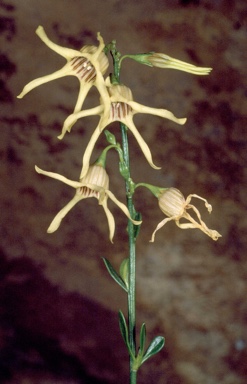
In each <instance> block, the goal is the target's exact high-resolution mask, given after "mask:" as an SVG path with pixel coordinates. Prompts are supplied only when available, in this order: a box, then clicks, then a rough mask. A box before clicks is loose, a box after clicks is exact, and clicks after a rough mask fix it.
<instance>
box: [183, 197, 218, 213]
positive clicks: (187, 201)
mask: <svg viewBox="0 0 247 384" xmlns="http://www.w3.org/2000/svg"><path fill="white" fill-rule="evenodd" d="M192 197H196V198H197V199H199V200H202V201H204V202H205V207H206V208H207V210H208V212H209V213H211V212H212V205H211V204H209V203H208V201H207V200H206V199H204V198H203V197H201V196H199V195H195V194H194V193H193V194H190V195H189V196H188V197H187V199H186V205H187V204H189V203H190V201H191V198H192Z"/></svg>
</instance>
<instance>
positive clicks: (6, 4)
mask: <svg viewBox="0 0 247 384" xmlns="http://www.w3.org/2000/svg"><path fill="white" fill-rule="evenodd" d="M246 21H247V7H246V4H245V2H244V1H240V0H239V1H231V2H229V1H226V0H225V1H224V0H217V1H210V0H208V1H206V0H205V1H200V0H194V1H192V0H191V1H189V0H187V1H185V0H183V1H182V0H181V1H171V0H170V1H158V0H156V1H152V2H150V1H147V0H145V1H128V0H126V1H124V2H122V1H117V0H108V1H101V0H96V1H87V0H86V1H80V0H73V1H68V0H67V1H65V0H53V1H49V0H36V1H31V0H25V1H18V0H15V1H13V0H12V1H11V0H5V1H1V2H0V42H1V53H0V84H1V88H0V102H1V112H0V113H1V116H0V127H1V140H0V156H1V162H0V173H1V184H0V193H1V208H0V209H1V214H0V217H1V227H0V234H1V256H0V275H1V280H0V288H1V289H0V313H1V317H0V335H1V338H0V381H1V382H3V383H6V384H12V383H21V384H24V383H25V384H27V383H34V384H36V383H37V384H38V383H59V384H60V383H67V384H74V383H89V382H90V383H127V382H128V372H127V369H128V357H127V354H126V351H125V348H124V345H123V341H122V339H121V336H120V334H119V330H118V324H117V323H118V320H117V311H118V309H119V308H121V309H122V310H123V311H124V312H126V298H125V295H124V293H122V292H121V290H120V288H119V287H118V286H116V284H115V283H114V282H113V281H112V280H111V278H110V277H109V276H108V274H107V271H106V270H105V268H104V266H103V262H102V259H101V257H106V258H108V259H109V260H111V262H112V264H113V265H114V266H115V267H116V268H118V266H119V265H120V263H121V260H122V259H123V258H125V257H127V252H128V249H127V245H126V240H127V236H126V232H125V228H126V220H125V217H124V216H123V215H122V213H121V212H120V211H119V209H118V208H115V207H114V206H113V205H111V209H112V211H113V213H114V215H115V217H116V234H115V239H114V244H113V245H111V244H110V243H109V240H108V228H107V224H106V220H105V216H104V212H103V210H102V209H101V207H98V205H97V201H96V200H93V199H89V200H85V201H82V202H80V203H79V204H78V206H77V207H76V208H74V209H73V210H72V211H71V212H70V214H69V215H68V216H67V217H66V219H65V220H64V221H63V224H62V225H61V227H60V228H59V230H58V231H57V232H56V233H54V234H52V235H48V234H47V233H46V229H47V227H48V225H49V224H50V222H51V220H52V219H53V217H54V216H55V214H56V213H57V212H58V211H59V210H60V209H61V208H62V207H63V206H64V205H65V204H66V203H67V202H68V201H69V200H70V199H71V197H72V195H73V191H71V189H70V188H69V187H67V186H66V185H64V184H62V183H60V182H58V181H55V180H52V179H49V178H45V177H42V176H40V175H38V174H36V173H35V171H34V165H35V164H37V165H38V166H39V167H40V168H43V169H45V170H49V171H53V172H57V173H61V174H64V175H65V176H67V177H68V178H71V179H74V180H76V179H77V178H78V176H79V173H80V166H81V158H82V154H83V150H84V149H85V146H86V144H87V142H88V140H89V138H90V134H91V132H92V130H93V129H94V127H95V124H97V119H96V118H86V119H84V120H81V121H79V122H78V123H77V124H76V125H75V126H74V127H73V129H72V132H71V133H70V134H67V135H66V136H65V138H64V140H63V141H59V140H58V139H57V135H58V134H59V133H60V129H61V127H62V123H63V121H64V119H65V118H66V117H67V116H68V114H69V113H71V112H72V110H73V106H74V103H75V100H76V97H77V93H78V81H77V79H75V78H72V77H71V78H68V77H67V78H63V79H60V80H57V81H54V82H51V83H47V84H45V85H43V86H41V87H39V88H37V89H35V90H33V91H32V92H31V93H30V94H28V95H27V96H25V98H24V99H22V100H17V99H16V95H17V94H19V93H20V91H21V90H22V88H23V86H24V85H25V84H26V83H27V82H29V81H30V80H32V79H34V78H37V77H39V76H42V75H45V74H49V73H51V72H53V71H55V70H57V69H58V68H61V67H62V65H63V64H64V59H63V58H61V57H59V56H58V55H56V54H55V53H54V52H52V51H51V50H49V49H48V48H47V47H46V46H45V45H44V44H43V43H42V42H41V41H40V39H39V38H38V37H37V36H36V34H35V29H36V28H37V26H38V25H43V26H44V28H45V30H46V32H47V34H48V36H49V37H50V38H51V39H52V40H53V41H54V42H56V43H58V44H60V45H63V46H68V47H72V48H76V49H79V48H80V47H81V46H83V45H85V44H96V43H97V41H96V33H97V32H98V31H100V32H101V34H102V36H103V37H104V40H105V42H109V41H111V40H112V39H116V40H117V46H118V49H119V50H120V52H121V53H122V54H124V53H137V52H148V51H156V52H164V53H166V54H168V55H170V56H172V57H176V58H178V59H181V60H185V61H188V62H191V63H194V64H196V65H200V66H211V67H213V71H212V73H211V74H210V76H207V77H200V78H199V77H196V76H192V75H190V74H187V73H183V72H176V71H173V70H161V69H152V68H149V67H144V66H141V65H139V64H137V63H135V62H131V61H127V60H126V62H124V65H123V72H122V81H123V82H124V83H125V84H126V85H128V86H130V87H131V89H132V91H133V95H134V97H135V99H136V101H139V102H141V103H143V104H146V105H150V106H153V107H157V108H161V107H162V108H167V109H169V110H172V111H173V112H174V114H175V115H177V116H178V117H185V116H186V117H187V118H188V121H187V123H186V125H185V126H183V127H180V126H177V125H176V124H175V123H172V122H170V121H167V120H162V119H160V118H157V117H152V116H141V115H138V116H136V117H135V122H136V125H137V126H138V128H139V130H140V131H141V133H142V134H143V136H144V138H145V140H146V141H147V142H148V144H149V145H150V148H151V150H152V153H153V157H154V161H155V163H156V164H159V165H161V166H162V169H161V170H160V171H154V170H153V169H151V168H150V167H149V165H148V164H147V163H146V160H145V159H144V158H143V155H142V153H141V151H140V149H139V147H138V146H137V143H136V141H135V139H134V138H133V136H131V135H130V145H131V150H130V153H131V161H132V173H133V179H134V180H135V181H136V182H138V181H139V182H141V181H146V182H148V183H151V184H154V185H160V186H174V187H176V188H179V189H180V190H181V191H182V192H183V193H184V195H186V196H187V195H188V194H189V193H196V194H198V195H201V196H204V197H205V198H207V199H208V200H209V202H210V203H211V204H212V206H213V212H212V214H211V215H210V216H209V215H208V214H207V211H206V210H205V207H204V205H203V204H200V203H198V205H197V206H198V207H199V208H200V211H201V213H202V216H203V219H204V220H205V221H206V223H207V224H208V226H209V227H210V228H214V229H217V230H218V231H219V232H220V233H221V234H222V238H221V239H219V240H218V242H217V243H215V242H213V241H212V240H211V239H210V238H208V237H206V236H205V235H204V234H203V233H201V232H199V231H196V230H181V229H179V228H177V227H176V226H175V224H174V223H172V222H171V223H169V224H167V226H166V227H164V228H163V229H162V230H160V231H159V232H158V233H157V236H156V241H155V243H154V244H151V243H149V239H150V236H151V233H152V231H153V230H154V228H155V227H156V225H157V223H158V222H159V221H161V219H162V217H163V216H162V213H161V212H160V211H159V208H158V206H157V201H156V199H155V198H154V197H152V195H151V194H150V193H149V192H148V191H146V190H144V189H140V190H137V193H136V199H135V200H136V208H137V209H138V210H139V211H140V212H142V214H143V225H142V230H141V233H140V236H139V239H138V246H137V251H138V256H137V315H138V326H139V325H140V324H141V322H145V323H146V325H147V329H148V338H149V340H150V339H151V338H152V337H154V336H155V335H157V334H162V335H164V336H165V337H166V347H165V349H164V350H163V351H162V352H161V353H160V354H158V355H157V356H156V357H154V358H152V359H151V360H150V362H148V363H146V364H145V365H144V366H143V368H141V370H140V375H139V378H140V383H143V384H144V383H149V384H154V383H155V384H164V383H169V384H180V383H181V384H215V383H221V384H244V383H245V382H246V377H247V331H246V329H247V327H246V325H247V304H246V303H247V302H246V292H247V286H246V278H247V262H246V250H247V247H246V242H247V236H246V224H247V223H246V221H247V220H246V181H247V180H246V160H247V155H246V153H247V151H246V149H247V148H246V139H247V135H246V126H247V124H246V123H247V119H246V113H247V112H246V111H247V108H246V106H247V72H246V61H247V51H246V44H247V22H246ZM97 101H98V95H97V92H96V91H95V90H92V92H90V95H89V97H88V99H87V102H86V106H90V105H96V103H97ZM111 131H112V132H113V133H114V134H115V135H116V136H117V137H118V138H119V133H118V126H117V125H112V127H111ZM105 143H106V142H105V137H104V135H102V137H101V138H100V140H99V142H98V143H97V146H96V148H95V155H94V158H96V157H97V156H98V155H99V154H100V152H101V150H102V148H104V146H105ZM109 159H110V161H109V165H108V168H107V170H108V172H109V174H110V177H111V181H110V182H111V189H112V191H113V192H114V193H116V194H117V196H118V198H119V199H122V200H123V201H124V192H123V184H122V180H121V178H120V177H119V176H118V170H117V165H116V163H117V161H116V160H117V158H116V155H115V154H110V157H109Z"/></svg>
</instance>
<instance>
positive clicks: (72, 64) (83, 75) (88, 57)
mask: <svg viewBox="0 0 247 384" xmlns="http://www.w3.org/2000/svg"><path fill="white" fill-rule="evenodd" d="M36 33H37V35H38V36H39V37H40V39H41V40H42V41H43V42H44V43H45V44H46V45H47V46H48V47H49V48H50V49H52V50H53V51H55V52H56V53H58V54H59V55H61V56H63V57H64V58H65V59H66V60H67V63H66V64H65V65H64V67H63V68H61V69H59V70H58V71H56V72H54V73H52V74H50V75H46V76H43V77H40V78H38V79H36V80H33V81H31V82H30V83H28V84H27V85H26V86H25V87H24V88H23V91H22V92H21V93H20V94H19V96H17V97H18V98H22V97H23V96H24V95H26V94H27V93H28V92H30V91H31V90H32V89H33V88H36V87H38V86H39V85H41V84H44V83H47V82H49V81H52V80H55V79H59V78H61V77H64V76H76V77H77V78H78V79H79V82H80V90H79V95H78V99H77V102H76V105H75V109H74V112H78V111H80V110H81V108H82V105H83V102H84V100H85V97H86V96H87V94H88V92H89V90H90V88H91V87H92V86H93V85H94V86H96V87H97V89H98V91H99V93H100V95H101V97H102V99H103V100H105V101H106V100H107V99H108V98H109V96H108V93H107V90H106V87H105V83H104V78H103V74H104V73H105V72H106V70H107V68H108V66H109V61H108V58H107V56H106V55H105V54H104V52H103V51H102V50H103V48H104V46H105V45H104V41H103V39H102V37H101V36H100V33H98V35H97V39H98V41H99V46H98V47H95V46H90V45H86V46H84V47H82V49H81V50H80V51H77V50H74V49H71V48H64V47H61V46H60V45H57V44H55V43H53V42H52V41H51V40H50V39H49V38H48V37H47V35H46V33H45V31H44V29H43V27H41V26H39V27H38V28H37V30H36Z"/></svg>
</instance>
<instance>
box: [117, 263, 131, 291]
mask: <svg viewBox="0 0 247 384" xmlns="http://www.w3.org/2000/svg"><path fill="white" fill-rule="evenodd" d="M119 274H120V276H121V278H122V279H123V281H124V283H125V285H126V288H127V289H129V259H128V258H127V259H124V260H123V261H122V263H121V265H120V268H119Z"/></svg>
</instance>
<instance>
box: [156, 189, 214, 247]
mask: <svg viewBox="0 0 247 384" xmlns="http://www.w3.org/2000/svg"><path fill="white" fill-rule="evenodd" d="M192 197H196V198H197V199H200V200H203V201H204V202H205V206H206V208H207V210H208V212H209V213H211V212H212V206H211V205H210V204H208V202H207V200H206V199H204V198H203V197H200V196H198V195H195V194H191V195H189V196H188V197H187V199H185V198H184V196H183V194H182V193H181V192H180V191H179V190H178V189H176V188H167V189H163V190H161V192H160V195H159V196H158V200H159V207H160V209H161V211H162V212H163V213H164V214H165V215H167V216H168V218H166V219H164V220H162V221H161V222H160V223H159V224H158V225H157V227H156V229H155V231H154V232H153V234H152V238H151V240H150V241H151V242H153V241H154V238H155V234H156V232H157V231H158V230H159V229H160V228H162V227H163V226H164V225H165V224H166V223H167V222H168V221H171V220H174V221H175V223H176V224H177V226H178V227H179V228H182V229H187V228H198V229H200V230H201V231H203V232H204V233H206V235H208V236H209V237H211V238H212V239H213V240H218V238H219V237H221V235H220V234H219V233H218V232H217V231H215V230H212V229H209V228H208V227H207V226H206V224H205V223H204V222H203V221H202V219H201V215H200V212H199V211H198V209H197V208H196V207H195V206H194V205H192V204H190V201H191V199H192ZM189 209H191V210H193V211H194V213H195V215H196V216H197V218H198V221H197V220H195V219H194V218H193V217H192V216H191V215H190V214H189V213H188V212H187V211H188V210H189ZM182 218H184V219H187V220H188V221H189V222H188V223H180V220H181V219H182Z"/></svg>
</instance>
